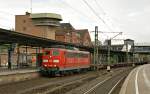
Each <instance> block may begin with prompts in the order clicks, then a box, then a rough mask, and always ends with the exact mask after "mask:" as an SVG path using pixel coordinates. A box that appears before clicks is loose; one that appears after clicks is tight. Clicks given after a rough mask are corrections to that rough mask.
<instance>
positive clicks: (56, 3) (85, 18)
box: [0, 0, 150, 42]
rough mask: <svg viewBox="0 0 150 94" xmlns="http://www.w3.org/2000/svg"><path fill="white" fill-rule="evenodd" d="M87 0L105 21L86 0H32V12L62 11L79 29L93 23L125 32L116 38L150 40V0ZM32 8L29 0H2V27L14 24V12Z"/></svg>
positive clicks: (0, 16)
mask: <svg viewBox="0 0 150 94" xmlns="http://www.w3.org/2000/svg"><path fill="white" fill-rule="evenodd" d="M86 1H87V2H88V3H89V4H90V6H92V8H93V9H94V10H95V11H96V13H97V14H98V15H99V16H100V17H101V18H103V20H104V21H105V23H106V24H104V23H103V22H102V21H101V20H100V19H99V18H98V17H97V16H96V15H95V14H94V13H93V12H92V11H91V10H90V9H89V7H87V5H86V4H85V3H84V2H83V0H32V2H33V4H32V12H33V13H49V12H50V13H51V12H52V13H58V14H61V15H62V17H63V22H70V23H71V24H72V25H73V26H74V27H75V28H76V29H81V28H87V29H89V30H90V31H93V30H94V26H99V30H100V31H103V32H112V31H113V32H123V35H122V36H118V37H117V39H118V38H120V39H124V38H130V39H134V40H135V41H136V42H149V39H150V37H149V36H150V26H149V25H150V0H86ZM30 8H31V4H30V0H0V22H1V23H0V27H2V28H14V25H15V18H14V15H17V14H18V15H19V14H24V13H25V12H26V11H29V12H30ZM108 27H109V29H108ZM91 36H93V35H92V34H91ZM113 36H115V34H99V39H100V40H104V39H105V38H111V37H113ZM92 39H93V37H92Z"/></svg>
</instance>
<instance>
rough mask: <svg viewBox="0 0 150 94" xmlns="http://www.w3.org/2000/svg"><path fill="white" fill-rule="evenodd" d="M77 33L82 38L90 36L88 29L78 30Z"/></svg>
mask: <svg viewBox="0 0 150 94" xmlns="http://www.w3.org/2000/svg"><path fill="white" fill-rule="evenodd" d="M76 32H77V33H79V34H80V36H81V37H83V36H84V35H85V34H86V33H88V34H89V32H88V29H80V30H76Z"/></svg>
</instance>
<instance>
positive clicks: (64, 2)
mask: <svg viewBox="0 0 150 94" xmlns="http://www.w3.org/2000/svg"><path fill="white" fill-rule="evenodd" d="M60 2H62V3H63V4H65V5H66V6H68V7H69V8H71V9H72V10H73V11H75V12H77V13H78V14H80V15H82V16H83V17H84V18H85V17H86V18H89V19H92V18H90V17H89V16H87V15H86V14H85V13H83V12H81V11H80V10H78V9H76V8H74V7H73V6H71V5H70V4H69V3H67V2H66V1H64V0H60ZM89 19H88V20H89ZM92 20H93V19H92ZM93 21H94V20H93Z"/></svg>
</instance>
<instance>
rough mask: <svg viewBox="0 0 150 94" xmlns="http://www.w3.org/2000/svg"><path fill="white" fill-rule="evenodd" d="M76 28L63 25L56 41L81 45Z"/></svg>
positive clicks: (66, 24) (57, 33) (67, 24)
mask: <svg viewBox="0 0 150 94" xmlns="http://www.w3.org/2000/svg"><path fill="white" fill-rule="evenodd" d="M77 34H78V33H77V32H76V30H75V28H74V27H73V26H72V25H71V24H70V23H61V25H60V27H59V30H58V31H57V32H56V36H55V38H56V40H58V41H63V42H68V43H75V44H79V41H80V40H79V36H77Z"/></svg>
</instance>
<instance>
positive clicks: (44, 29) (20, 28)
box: [15, 13, 62, 40]
mask: <svg viewBox="0 0 150 94" xmlns="http://www.w3.org/2000/svg"><path fill="white" fill-rule="evenodd" d="M15 17H16V18H15V31H17V32H20V33H25V34H30V35H34V36H38V37H44V38H48V39H54V40H55V32H56V30H57V28H58V27H59V26H60V21H61V20H62V18H61V15H59V14H54V13H35V14H30V13H26V15H16V16H15Z"/></svg>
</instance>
